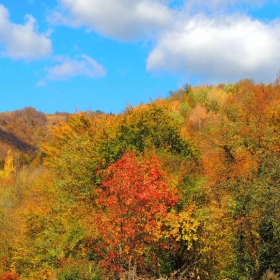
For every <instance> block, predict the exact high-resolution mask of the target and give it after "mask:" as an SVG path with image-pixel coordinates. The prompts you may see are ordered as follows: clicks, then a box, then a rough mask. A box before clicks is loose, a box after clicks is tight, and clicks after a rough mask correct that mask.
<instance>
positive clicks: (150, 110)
mask: <svg viewBox="0 0 280 280" xmlns="http://www.w3.org/2000/svg"><path fill="white" fill-rule="evenodd" d="M279 136H280V77H278V78H277V79H276V80H275V81H274V82H272V83H270V84H262V83H260V84H256V83H254V81H252V80H241V81H239V82H237V83H235V84H219V85H217V86H208V85H200V86H190V85H189V84H186V85H185V86H184V87H183V88H181V89H178V90H177V91H174V92H173V91H171V92H170V94H169V97H168V98H161V99H160V98H159V99H157V100H153V101H150V102H149V103H147V104H140V105H138V106H130V105H128V106H127V107H126V108H125V110H124V111H123V112H122V113H120V114H108V113H103V112H100V111H97V112H92V111H88V112H77V113H75V114H67V113H58V112H57V113H56V114H53V115H46V114H44V113H42V112H39V111H37V110H36V109H34V108H32V107H26V108H24V109H21V110H17V111H14V112H7V113H0V280H41V279H42V280H43V279H45V280H77V279H84V280H98V279H101V280H103V279H104V280H115V279H116V280H117V279H119V280H140V279H141V280H144V279H146V280H152V279H154V280H155V279H161V280H164V279H170V280H175V279H178V280H179V279H180V280H183V279H190V280H192V279H195V280H199V279H200V280H204V279H205V280H206V279H210V280H249V279H252V280H269V279H271V280H279V279H280V137H279Z"/></svg>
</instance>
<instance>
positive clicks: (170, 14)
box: [50, 0, 280, 83]
mask: <svg viewBox="0 0 280 280" xmlns="http://www.w3.org/2000/svg"><path fill="white" fill-rule="evenodd" d="M58 1H59V8H58V9H57V10H56V11H55V12H53V14H52V15H51V17H50V19H51V20H52V22H53V23H57V24H65V25H68V26H72V27H80V26H84V27H86V28H88V29H89V30H93V31H95V32H97V33H99V34H100V35H103V36H107V37H111V38H113V39H117V40H123V41H131V40H141V39H144V40H147V39H148V40H149V39H152V42H153V44H154V45H153V48H152V50H151V52H150V54H149V56H148V58H147V65H146V67H147V70H148V71H150V72H151V71H153V72H154V71H168V72H173V73H176V74H178V73H179V74H180V75H182V76H183V77H185V78H195V79H196V80H197V81H198V82H205V83H216V82H228V81H231V82H233V81H237V80H239V79H242V78H253V79H254V80H256V81H264V82H268V81H270V80H271V79H274V77H275V75H276V73H277V72H278V71H279V65H280V52H279V49H280V22H279V21H277V20H276V21H273V22H272V21H270V22H269V21H268V20H266V21H261V20H260V19H253V18H251V17H250V16H248V15H246V14H245V12H246V11H247V10H250V9H260V8H261V7H262V5H264V4H266V3H267V2H269V1H264V0H207V1H206V0H133V1H131V0H117V1H112V0H103V1H101V2H100V1H98V0H58ZM270 1H271V3H273V2H275V0H270ZM277 1H278V0H277ZM241 12H242V13H243V14H241ZM151 35H153V36H151Z"/></svg>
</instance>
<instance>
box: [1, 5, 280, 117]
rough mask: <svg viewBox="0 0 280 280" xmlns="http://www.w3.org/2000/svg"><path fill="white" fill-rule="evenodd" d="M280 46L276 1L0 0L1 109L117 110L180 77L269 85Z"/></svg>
mask: <svg viewBox="0 0 280 280" xmlns="http://www.w3.org/2000/svg"><path fill="white" fill-rule="evenodd" d="M279 50H280V1H277V0H270V1H262V0H244V1H242V0H229V1H227V0H175V1H172V0H102V1H101V0H47V1H42V0H40V1H39V0H22V1H20V3H19V1H11V0H0V111H1V112H5V111H12V110H16V109H21V108H24V107H26V106H32V107H35V108H36V109H37V110H40V111H43V112H45V113H53V112H55V111H67V112H75V111H80V110H101V111H105V112H114V113H118V112H121V111H123V110H124V109H125V107H126V106H127V104H132V105H138V104H139V103H144V102H148V101H149V100H151V99H152V100H153V99H156V98H157V97H166V96H168V92H169V91H170V90H172V91H174V90H176V89H178V88H180V87H182V86H183V85H184V84H186V83H189V84H192V85H199V84H219V83H230V82H231V83H234V82H237V81H238V80H240V79H244V78H250V79H254V81H255V82H265V83H269V82H273V81H274V80H275V78H276V75H277V73H278V72H279V71H280V51H279Z"/></svg>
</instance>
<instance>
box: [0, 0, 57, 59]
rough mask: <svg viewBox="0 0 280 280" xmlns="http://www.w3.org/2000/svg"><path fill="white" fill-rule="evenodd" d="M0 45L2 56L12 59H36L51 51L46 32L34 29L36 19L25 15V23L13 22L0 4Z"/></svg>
mask: <svg viewBox="0 0 280 280" xmlns="http://www.w3.org/2000/svg"><path fill="white" fill-rule="evenodd" d="M0 46H2V47H4V51H2V52H1V54H2V56H5V57H10V58H12V59H27V60H31V59H37V58H42V57H45V56H47V55H48V54H50V53H51V51H52V43H51V40H50V39H49V38H48V36H47V34H40V33H38V32H37V30H36V21H35V19H34V18H33V17H32V16H31V15H26V23H25V24H23V25H20V24H14V23H12V22H11V21H10V19H9V12H8V10H7V9H6V8H5V7H4V6H3V5H1V4H0Z"/></svg>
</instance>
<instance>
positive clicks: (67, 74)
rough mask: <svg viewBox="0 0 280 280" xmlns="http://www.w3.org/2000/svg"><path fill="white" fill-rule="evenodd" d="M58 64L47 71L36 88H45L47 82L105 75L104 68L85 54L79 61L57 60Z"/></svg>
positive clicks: (95, 77) (94, 77)
mask: <svg viewBox="0 0 280 280" xmlns="http://www.w3.org/2000/svg"><path fill="white" fill-rule="evenodd" d="M58 62H59V63H58V64H57V65H55V66H54V67H52V68H48V69H47V75H46V76H45V77H44V79H43V80H41V81H39V82H38V83H37V85H38V86H45V85H46V82H47V81H48V80H68V79H70V78H72V77H75V76H88V77H90V78H92V79H97V78H101V77H104V76H105V75H106V70H105V69H104V67H103V66H102V65H100V64H99V63H97V62H96V61H95V60H94V59H92V58H91V57H89V56H87V55H85V54H82V55H81V56H80V57H79V59H70V58H59V61H58Z"/></svg>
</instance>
